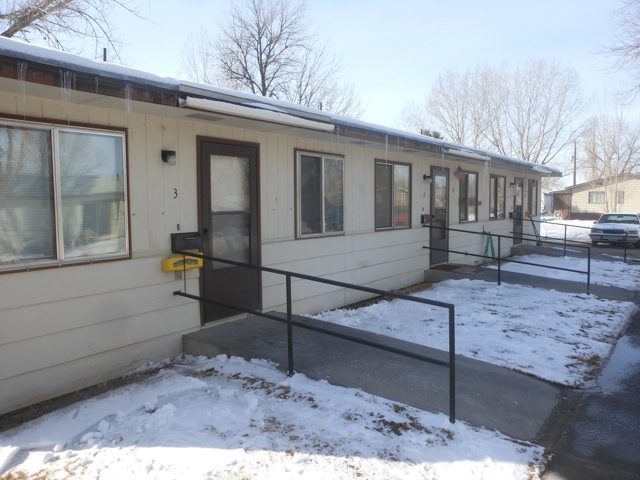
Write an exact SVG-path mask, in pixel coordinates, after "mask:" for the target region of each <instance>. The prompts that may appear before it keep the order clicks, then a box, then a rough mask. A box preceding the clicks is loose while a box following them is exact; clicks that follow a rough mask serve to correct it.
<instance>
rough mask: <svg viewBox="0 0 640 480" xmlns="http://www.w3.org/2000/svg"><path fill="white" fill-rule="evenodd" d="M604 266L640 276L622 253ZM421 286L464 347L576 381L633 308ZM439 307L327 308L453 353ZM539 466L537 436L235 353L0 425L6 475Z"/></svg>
mask: <svg viewBox="0 0 640 480" xmlns="http://www.w3.org/2000/svg"><path fill="white" fill-rule="evenodd" d="M574 260H575V259H569V258H567V259H555V263H556V265H562V264H563V263H564V264H565V265H567V264H568V263H567V262H571V261H574ZM592 268H594V267H592ZM608 268H611V269H613V271H612V272H611V275H612V276H613V277H615V275H616V272H617V274H618V276H619V277H622V275H623V274H624V275H628V276H634V278H636V279H637V278H638V277H637V275H638V272H637V271H636V270H634V269H632V268H630V267H629V266H628V265H625V264H624V263H623V262H612V263H611V264H610V265H609V266H608ZM616 269H618V270H616ZM594 274H595V272H594ZM416 295H419V296H422V297H425V298H432V299H437V300H439V301H443V302H450V303H454V304H455V306H456V344H457V352H458V353H460V354H462V355H466V356H469V357H474V358H478V359H482V360H485V361H489V362H492V363H496V364H498V365H503V366H506V367H509V368H515V369H517V370H521V371H524V372H527V373H530V374H533V375H536V376H538V377H541V378H545V379H547V380H550V381H554V382H558V383H563V384H566V385H576V386H585V385H592V384H593V382H594V376H595V375H596V374H597V371H598V370H599V368H600V367H601V365H602V364H603V363H604V359H606V358H607V357H608V356H609V355H610V353H611V349H612V347H613V345H614V342H615V340H616V339H617V338H618V336H619V335H620V333H621V331H622V329H623V328H624V325H625V323H626V322H627V320H628V318H629V316H630V314H631V313H632V311H633V310H634V308H635V307H634V305H633V304H632V303H629V302H616V301H610V300H605V299H601V298H598V297H596V296H595V295H587V294H586V293H585V294H566V293H562V292H556V291H553V290H540V289H534V288H531V287H525V286H518V285H508V284H504V283H503V284H502V285H501V286H498V285H497V284H496V283H488V282H483V281H477V280H461V281H454V280H449V281H446V282H442V283H440V284H437V285H434V286H433V287H432V288H430V289H427V290H424V291H422V292H418V293H416ZM444 312H445V311H444V310H442V309H437V310H436V309H431V308H430V307H428V306H425V305H418V304H414V303H412V302H406V301H405V302H402V301H392V302H389V301H382V302H379V303H376V304H373V305H369V306H367V307H363V308H359V309H356V310H348V309H343V310H336V311H333V312H325V313H323V314H321V315H319V318H322V319H324V320H329V321H334V322H336V323H342V324H345V325H350V326H355V327H358V328H362V329H365V330H370V331H374V332H378V333H382V334H385V335H389V336H394V337H398V338H403V339H406V340H409V341H413V342H416V343H422V344H426V345H429V346H432V347H436V348H442V349H446V348H447V330H448V327H447V319H446V316H447V315H446V314H445V313H444ZM545 462H546V458H545V457H544V455H543V449H542V448H541V447H539V446H536V445H531V444H528V443H523V442H520V441H512V440H510V439H509V438H506V437H504V436H502V435H500V434H499V433H497V432H489V431H486V430H483V429H479V428H474V427H471V426H469V425H466V424H464V423H463V422H460V421H458V422H456V423H455V424H453V425H452V424H450V423H449V421H448V417H446V416H445V415H443V414H432V413H428V412H422V411H419V410H416V409H414V408H412V407H408V406H406V405H401V404H398V403H394V402H390V401H387V400H384V399H382V398H380V397H375V396H372V395H369V394H366V393H363V392H362V391H359V390H355V389H348V388H342V387H336V386H332V385H330V384H328V383H327V382H324V381H312V380H310V379H308V378H307V377H305V376H304V375H301V374H296V375H294V376H293V377H287V376H286V375H285V374H283V373H282V372H280V371H278V370H277V369H276V368H275V366H273V365H272V364H270V363H268V362H265V361H261V360H256V361H252V362H246V361H244V360H241V359H238V358H227V357H226V356H219V357H217V358H215V359H204V358H193V357H186V358H185V359H181V358H177V359H175V360H173V361H167V362H166V364H164V365H162V368H161V369H160V370H159V371H158V372H157V373H156V374H154V375H152V376H151V377H150V378H148V379H147V380H144V381H137V382H135V383H132V384H130V385H128V386H126V387H122V388H119V389H116V390H113V391H111V392H108V393H105V394H103V395H101V396H99V397H96V398H93V399H90V400H86V401H83V402H80V403H77V404H75V405H72V406H70V407H67V408H64V409H61V410H59V411H56V412H54V413H51V414H48V415H46V416H43V417H41V418H40V419H37V420H34V421H32V422H30V423H27V424H25V425H23V426H21V427H18V428H16V429H13V430H10V431H7V432H2V433H0V478H2V479H3V480H4V479H17V478H46V479H48V480H49V479H63V478H64V479H67V478H69V479H71V478H81V479H97V478H100V479H101V480H107V479H121V478H154V479H178V478H180V479H182V478H189V479H213V478H216V479H257V478H260V479H263V478H266V479H269V478H274V479H275V478H277V479H290V478H305V479H314V478H318V479H320V478H322V479H324V478H332V479H352V478H385V479H386V478H398V479H400V478H401V479H413V478H415V479H437V480H443V479H458V478H469V479H494V478H500V479H507V480H509V479H533V480H535V479H539V478H540V474H541V470H542V469H543V468H544V464H545Z"/></svg>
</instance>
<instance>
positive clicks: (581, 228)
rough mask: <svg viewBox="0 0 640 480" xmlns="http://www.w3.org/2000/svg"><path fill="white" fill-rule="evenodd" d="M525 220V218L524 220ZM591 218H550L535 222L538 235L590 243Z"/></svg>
mask: <svg viewBox="0 0 640 480" xmlns="http://www.w3.org/2000/svg"><path fill="white" fill-rule="evenodd" d="M525 221H527V220H525ZM592 225H593V220H551V221H550V222H542V223H536V228H538V229H539V232H540V235H541V236H542V237H543V238H544V237H548V238H549V239H552V238H553V239H559V240H560V241H562V240H564V239H565V238H566V240H575V241H580V242H587V243H590V242H591V239H590V238H589V231H590V230H591V226H592Z"/></svg>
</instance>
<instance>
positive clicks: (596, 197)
mask: <svg viewBox="0 0 640 480" xmlns="http://www.w3.org/2000/svg"><path fill="white" fill-rule="evenodd" d="M592 195H593V198H592ZM587 201H588V203H590V204H591V205H602V204H603V203H605V202H606V201H607V193H606V192H603V191H601V190H591V191H590V192H589V193H588V199H587Z"/></svg>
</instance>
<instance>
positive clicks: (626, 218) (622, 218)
mask: <svg viewBox="0 0 640 480" xmlns="http://www.w3.org/2000/svg"><path fill="white" fill-rule="evenodd" d="M598 223H632V224H634V225H638V223H639V222H638V217H637V216H636V215H622V214H610V215H603V216H602V217H600V220H598Z"/></svg>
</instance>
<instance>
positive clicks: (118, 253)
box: [0, 123, 129, 270]
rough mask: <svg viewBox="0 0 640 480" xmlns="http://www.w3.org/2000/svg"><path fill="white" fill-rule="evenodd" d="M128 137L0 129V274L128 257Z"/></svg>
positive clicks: (34, 128) (56, 129)
mask: <svg viewBox="0 0 640 480" xmlns="http://www.w3.org/2000/svg"><path fill="white" fill-rule="evenodd" d="M124 152H125V139H124V134H123V133H121V132H103V131H96V130H88V129H75V128H69V127H62V126H60V127H58V126H54V127H52V126H50V125H48V126H45V125H39V124H31V123H29V124H27V123H20V124H3V123H0V269H3V270H6V269H12V268H25V267H31V266H47V265H50V264H53V265H57V264H64V263H68V262H78V261H82V260H94V259H104V258H114V257H125V256H128V250H129V247H128V244H129V242H128V223H127V219H128V215H127V213H126V212H127V201H126V169H125V156H124Z"/></svg>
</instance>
